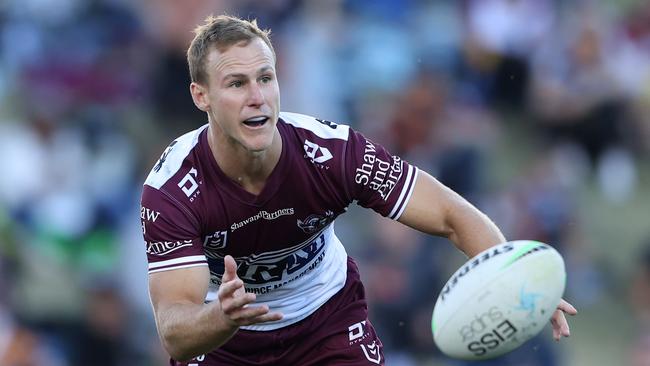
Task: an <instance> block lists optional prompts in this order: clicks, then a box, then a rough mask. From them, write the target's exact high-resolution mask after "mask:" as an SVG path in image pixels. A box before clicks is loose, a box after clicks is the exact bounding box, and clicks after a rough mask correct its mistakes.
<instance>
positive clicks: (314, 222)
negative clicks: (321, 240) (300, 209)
mask: <svg viewBox="0 0 650 366" xmlns="http://www.w3.org/2000/svg"><path fill="white" fill-rule="evenodd" d="M332 220H334V212H332V211H330V210H327V211H326V212H325V215H324V216H323V215H309V216H307V218H305V219H303V220H300V219H298V220H297V224H298V227H299V228H300V229H301V230H302V231H303V232H305V233H306V234H312V233H315V232H316V231H318V230H320V229H322V228H324V227H325V226H327V225H328V224H329V223H330V222H332Z"/></svg>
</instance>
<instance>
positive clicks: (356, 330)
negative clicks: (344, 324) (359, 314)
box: [348, 320, 366, 342]
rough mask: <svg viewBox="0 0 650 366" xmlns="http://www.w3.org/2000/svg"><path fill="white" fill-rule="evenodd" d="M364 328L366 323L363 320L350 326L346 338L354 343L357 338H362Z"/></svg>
mask: <svg viewBox="0 0 650 366" xmlns="http://www.w3.org/2000/svg"><path fill="white" fill-rule="evenodd" d="M365 326H366V321H365V320H364V321H362V322H358V323H355V324H352V325H350V326H349V327H348V337H349V338H350V342H354V341H355V340H357V339H359V338H363V335H364V334H365V332H364V331H363V328H364V327H365Z"/></svg>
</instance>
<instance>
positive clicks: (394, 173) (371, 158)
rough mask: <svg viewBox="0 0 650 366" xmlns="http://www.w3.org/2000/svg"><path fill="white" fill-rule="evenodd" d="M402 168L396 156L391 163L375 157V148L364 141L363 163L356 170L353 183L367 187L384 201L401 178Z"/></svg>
mask: <svg viewBox="0 0 650 366" xmlns="http://www.w3.org/2000/svg"><path fill="white" fill-rule="evenodd" d="M402 167H403V162H402V159H400V157H398V156H393V157H392V161H385V160H382V159H380V158H379V157H377V148H376V147H375V145H374V144H373V143H372V142H370V141H369V140H366V145H365V148H364V153H363V163H361V166H360V167H358V168H357V169H356V171H355V175H354V181H355V182H356V183H357V184H361V185H363V186H369V187H370V189H372V190H374V191H377V192H378V193H379V195H380V196H381V198H382V199H384V200H386V199H387V198H388V196H390V194H391V192H392V191H393V188H395V186H396V185H397V182H398V181H399V179H400V177H401V176H402V172H403V169H402ZM373 172H374V174H373Z"/></svg>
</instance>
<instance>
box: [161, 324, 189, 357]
mask: <svg viewBox="0 0 650 366" xmlns="http://www.w3.org/2000/svg"><path fill="white" fill-rule="evenodd" d="M159 337H160V342H161V343H162V346H163V348H164V349H165V351H167V353H168V354H169V356H170V357H171V358H172V359H174V360H175V361H179V362H187V361H190V360H191V359H193V358H194V357H196V356H198V355H199V354H198V353H196V352H194V350H192V349H190V347H187V346H185V345H184V344H183V339H182V337H180V336H179V335H178V334H176V333H175V332H173V330H171V329H160V331H159Z"/></svg>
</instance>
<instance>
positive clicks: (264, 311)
mask: <svg viewBox="0 0 650 366" xmlns="http://www.w3.org/2000/svg"><path fill="white" fill-rule="evenodd" d="M247 315H249V316H246V317H242V318H241V319H239V321H237V323H239V325H251V324H258V323H266V322H271V321H278V320H281V319H282V318H283V317H284V316H283V314H282V313H279V312H269V309H268V307H266V308H262V307H258V309H255V311H252V312H247Z"/></svg>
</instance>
